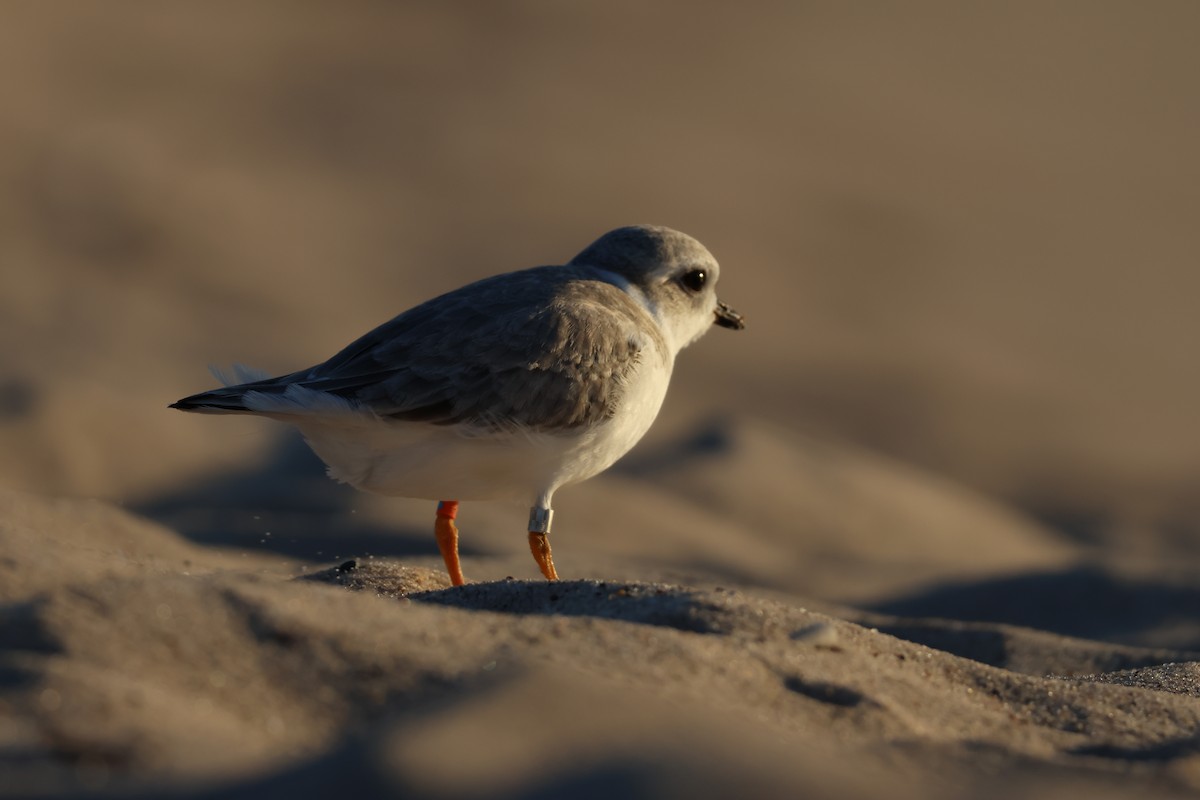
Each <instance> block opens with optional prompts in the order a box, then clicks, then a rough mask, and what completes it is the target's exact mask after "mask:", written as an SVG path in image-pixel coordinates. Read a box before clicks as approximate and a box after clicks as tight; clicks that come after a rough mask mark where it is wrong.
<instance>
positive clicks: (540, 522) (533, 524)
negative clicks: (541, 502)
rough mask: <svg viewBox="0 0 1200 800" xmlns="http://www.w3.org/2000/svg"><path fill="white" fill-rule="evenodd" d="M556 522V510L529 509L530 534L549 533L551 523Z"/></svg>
mask: <svg viewBox="0 0 1200 800" xmlns="http://www.w3.org/2000/svg"><path fill="white" fill-rule="evenodd" d="M553 521H554V509H551V508H537V507H536V506H535V507H533V508H531V509H529V532H530V533H549V532H550V523H552V522H553Z"/></svg>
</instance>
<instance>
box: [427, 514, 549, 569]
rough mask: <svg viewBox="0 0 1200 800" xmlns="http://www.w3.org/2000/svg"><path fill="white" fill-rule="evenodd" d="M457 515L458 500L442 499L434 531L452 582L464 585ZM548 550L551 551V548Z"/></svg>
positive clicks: (434, 523)
mask: <svg viewBox="0 0 1200 800" xmlns="http://www.w3.org/2000/svg"><path fill="white" fill-rule="evenodd" d="M457 516H458V501H457V500H443V501H441V502H440V503H438V507H437V519H435V520H434V522H433V532H434V535H436V536H437V543H438V550H441V551H442V561H445V562H446V572H447V573H449V575H450V583H452V584H454V585H455V586H462V585H463V584H464V583H466V579H465V578H463V573H462V565H461V564H460V563H459V561H458V528H456V527H454V518H455V517H457ZM546 552H547V553H549V548H547V551H546ZM551 569H553V567H551Z"/></svg>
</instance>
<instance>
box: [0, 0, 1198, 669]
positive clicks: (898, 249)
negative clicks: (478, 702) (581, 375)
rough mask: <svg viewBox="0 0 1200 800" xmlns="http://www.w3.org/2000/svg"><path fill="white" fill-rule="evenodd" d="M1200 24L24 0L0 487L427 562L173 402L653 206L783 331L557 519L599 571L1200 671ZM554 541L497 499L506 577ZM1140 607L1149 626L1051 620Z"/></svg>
mask: <svg viewBox="0 0 1200 800" xmlns="http://www.w3.org/2000/svg"><path fill="white" fill-rule="evenodd" d="M1198 28H1200V7H1198V6H1196V5H1195V4H1193V3H1189V2H1167V1H1166V0H1163V1H1162V2H1156V3H1152V4H1139V3H1119V2H1051V3H1041V2H1019V3H993V4H987V5H984V4H963V3H954V2H946V3H935V2H922V3H916V4H914V3H894V4H882V3H873V4H849V3H832V2H818V3H758V4H751V5H745V4H721V3H681V2H663V3H652V4H648V3H633V2H619V1H618V2H611V1H610V2H605V3H569V4H568V3H536V2H523V3H504V4H492V3H483V2H479V3H462V4H448V3H382V2H339V3H315V2H288V3H282V2H281V3H267V2H257V3H239V2H207V3H190V4H186V3H176V2H145V3H135V2H108V3H84V2H65V1H63V2H53V3H43V2H15V1H13V2H5V3H3V4H0V98H2V102H0V487H2V488H3V489H5V490H19V491H25V492H33V493H36V494H40V495H48V496H64V497H73V498H98V499H101V500H106V501H111V502H114V503H116V504H119V505H121V506H124V507H125V508H128V509H131V510H133V511H136V512H138V513H140V514H144V515H147V516H150V517H151V518H153V519H155V520H158V521H159V522H162V523H164V524H167V525H169V526H170V527H172V528H173V529H175V530H176V531H178V532H180V533H182V534H183V535H184V536H185V537H187V538H189V539H191V540H193V541H196V542H200V543H202V544H204V545H221V546H224V547H232V548H235V549H241V550H242V551H243V554H245V553H249V554H251V555H250V556H246V555H243V557H245V558H249V557H251V556H253V557H255V558H257V557H260V556H274V557H278V556H283V557H286V558H289V559H299V560H301V561H304V562H306V563H321V562H323V561H329V560H332V559H335V558H341V557H350V556H363V555H367V554H370V555H379V556H386V557H389V558H392V557H398V558H409V557H411V558H414V559H416V560H417V561H418V562H420V563H424V564H428V565H434V564H436V563H437V559H436V549H435V548H434V546H433V543H432V537H431V536H429V531H428V522H429V517H430V509H429V508H427V505H428V504H424V503H413V502H410V501H402V500H381V499H373V498H368V497H364V496H362V495H356V494H354V493H352V492H349V491H344V490H343V489H342V488H341V487H337V486H335V485H334V484H332V483H329V482H327V481H326V480H325V479H324V478H323V477H322V476H321V470H320V468H319V466H318V465H317V464H316V463H315V461H314V460H313V459H312V458H311V457H310V456H308V455H306V451H304V449H303V447H302V446H300V445H299V444H298V443H297V442H296V440H295V439H294V438H291V437H289V436H288V435H287V434H286V432H285V431H284V429H283V428H282V427H280V426H275V425H272V424H268V423H264V422H261V421H256V420H244V419H233V418H223V419H214V418H206V417H198V416H185V415H182V414H179V413H178V412H173V411H170V410H168V409H167V408H166V405H167V404H168V403H169V402H171V401H173V400H175V399H177V398H179V397H181V396H183V395H186V394H190V393H192V392H195V391H199V390H201V389H205V388H208V387H209V386H210V385H211V384H212V383H213V381H212V380H211V378H210V376H209V375H208V373H207V372H206V369H205V368H206V366H207V365H209V364H213V365H218V366H223V365H227V364H229V363H232V362H235V361H236V362H244V363H246V364H250V365H253V366H255V367H259V368H262V369H265V370H267V371H270V372H286V371H291V370H294V369H298V368H301V367H304V366H308V365H310V364H312V363H315V362H317V361H320V360H323V359H324V358H326V357H328V356H329V355H332V354H333V353H334V352H335V351H336V350H338V349H339V348H340V347H341V345H343V344H344V343H346V342H348V341H349V340H350V339H352V338H354V337H356V336H358V335H359V334H361V333H363V332H365V331H366V330H367V329H369V328H371V327H373V326H374V325H376V324H378V323H380V322H382V321H384V320H386V319H388V318H389V317H391V316H392V315H394V314H395V313H397V312H399V311H401V310H403V309H405V308H407V307H409V306H410V305H412V304H414V303H416V302H419V301H421V300H424V299H426V298H428V297H430V296H432V295H434V294H437V293H440V292H442V291H446V290H449V289H451V288H454V287H456V286H458V285H460V284H462V283H464V282H466V281H469V280H472V279H476V278H480V277H483V276H486V275H490V274H494V273H496V272H501V271H507V270H510V269H516V268H520V267H525V266H533V265H538V264H547V263H561V262H563V261H565V260H567V259H569V258H570V257H571V256H572V255H574V254H575V253H576V252H578V251H579V250H580V249H582V248H583V247H584V246H585V245H586V244H587V243H589V242H590V241H591V240H592V239H594V238H595V237H596V236H598V235H599V234H601V233H603V232H604V231H606V230H608V229H610V228H613V227H617V226H619V225H624V224H631V223H653V224H663V225H669V226H671V227H675V228H678V229H680V230H683V231H686V232H688V233H690V234H692V235H693V236H695V237H697V238H698V239H700V240H701V241H702V242H704V243H705V244H706V245H707V246H708V247H709V249H710V250H712V252H713V253H714V254H715V255H716V257H717V258H718V259H719V260H720V262H721V264H722V268H723V272H722V282H721V295H722V298H723V299H725V300H726V301H727V302H729V303H730V304H731V305H733V306H734V307H735V308H737V309H738V310H739V311H741V312H742V313H744V314H745V315H746V317H747V319H748V322H749V328H748V330H746V331H745V332H743V333H741V334H736V335H735V334H731V333H729V332H725V331H715V332H713V333H712V334H711V335H709V336H708V337H706V338H705V339H704V340H702V341H701V342H700V343H698V344H697V345H696V346H694V347H693V348H692V349H691V350H689V351H687V352H685V353H684V354H683V356H682V357H681V359H680V361H679V364H678V369H677V372H676V375H675V377H674V381H673V385H672V390H671V394H670V396H669V397H668V400H667V404H666V406H665V408H664V410H663V413H662V415H661V416H660V419H659V422H658V424H657V425H656V428H655V429H654V431H652V433H651V435H650V436H649V437H648V440H647V442H645V443H644V444H643V445H642V446H640V447H639V448H638V449H637V450H636V451H635V452H634V453H633V454H632V455H631V456H630V457H629V461H628V463H625V464H624V465H622V466H621V467H619V468H617V469H616V470H614V473H613V474H612V475H610V476H606V477H602V478H600V479H597V480H596V481H593V482H591V483H589V484H586V485H583V486H580V487H578V488H574V489H567V490H566V491H564V492H563V493H561V494H560V495H559V497H558V498H556V500H557V502H558V508H559V510H560V517H559V523H558V526H557V527H558V529H559V531H556V539H555V548H556V557H557V560H558V561H559V563H560V567H561V569H562V571H563V572H565V573H568V574H569V575H571V576H575V577H596V578H600V577H614V578H615V577H622V578H634V577H640V578H657V579H662V578H670V579H679V580H687V579H692V578H695V579H696V580H699V579H701V578H707V579H712V580H725V581H732V582H737V583H741V584H743V585H747V586H751V587H759V588H763V589H769V590H775V591H792V592H803V593H806V594H810V595H814V596H816V597H819V598H822V599H824V600H830V601H838V602H856V603H865V604H873V607H875V608H876V609H886V610H890V611H893V612H896V613H913V614H928V613H935V612H936V613H937V614H938V615H940V616H955V615H956V614H954V613H952V612H953V611H954V609H955V608H959V610H960V611H959V613H958V614H957V615H958V616H961V617H962V618H964V619H976V620H990V621H995V622H1002V623H1017V624H1022V625H1029V626H1032V627H1036V628H1044V629H1046V630H1051V631H1054V632H1056V633H1066V634H1071V635H1079V636H1089V637H1095V638H1098V639H1101V640H1107V641H1112V642H1121V643H1123V644H1126V645H1145V646H1157V647H1174V648H1180V649H1198V648H1200V627H1198V626H1197V625H1196V624H1195V623H1196V616H1197V615H1196V613H1194V612H1197V611H1198V610H1200V599H1198V595H1197V593H1196V592H1195V591H1194V590H1193V589H1192V588H1191V587H1192V586H1194V585H1195V584H1194V582H1193V581H1192V579H1191V578H1190V577H1188V576H1190V575H1192V574H1193V567H1194V566H1195V565H1196V564H1197V563H1198V562H1197V558H1200V548H1198V543H1200V535H1198V534H1200V492H1198V491H1197V478H1198V477H1200V433H1198V428H1197V425H1196V414H1197V412H1196V409H1197V408H1200V366H1198V365H1197V360H1196V356H1195V349H1196V343H1197V342H1198V341H1200V314H1197V313H1196V303H1197V297H1200V270H1198V269H1197V268H1196V267H1197V260H1198V259H1197V257H1198V255H1200V225H1198V224H1197V220H1198V219H1200V148H1197V146H1196V142H1197V141H1198V140H1200V102H1197V96H1196V80H1197V75H1200V48H1197V47H1196V46H1195V32H1196V30H1197V29H1198ZM714 453H715V454H716V455H715V456H713V457H712V458H708V456H706V455H705V454H710V455H711V454H714ZM523 513H524V512H523V511H520V510H510V509H492V508H486V507H472V508H465V509H464V517H465V518H467V519H470V520H472V522H470V523H468V522H466V521H464V523H463V528H464V541H463V547H464V554H465V555H466V556H467V561H466V568H467V571H468V575H469V576H470V577H479V578H501V577H504V576H505V575H514V574H515V575H517V576H518V577H526V578H528V577H531V576H532V575H533V572H532V570H533V565H532V563H529V564H527V565H526V564H525V561H524V560H521V559H526V560H527V555H526V554H525V553H524V537H523V536H521V535H520V526H521V524H522V520H523ZM755 515H757V516H755ZM647 528H649V529H650V531H647ZM738 537H741V538H738ZM472 558H475V560H474V561H472ZM296 563H299V562H296ZM1117 564H1122V565H1134V566H1136V567H1137V568H1138V570H1140V571H1139V572H1137V575H1136V577H1128V576H1125V577H1123V578H1120V579H1119V580H1118V579H1117V578H1114V577H1112V574H1111V573H1110V572H1106V571H1105V570H1111V569H1112V568H1114V565H1117ZM1095 565H1100V566H1095ZM1168 565H1169V566H1170V567H1171V568H1172V569H1173V570H1174V571H1175V572H1174V573H1172V574H1176V573H1179V572H1180V571H1182V572H1183V573H1184V577H1182V578H1180V577H1178V576H1176V577H1174V578H1171V580H1170V581H1167V582H1165V583H1164V582H1163V580H1165V579H1160V576H1161V574H1162V572H1161V570H1163V569H1165V568H1166V566H1168ZM517 570H521V571H520V572H517ZM1046 571H1049V572H1053V573H1054V574H1055V575H1056V576H1057V578H1058V579H1059V582H1058V583H1054V584H1053V585H1048V584H1045V583H1037V584H1036V589H1037V591H1032V592H1030V587H1031V586H1034V584H1023V583H1021V581H1022V580H1032V578H1029V577H1028V576H1037V575H1040V574H1042V573H1043V572H1046ZM1147 576H1148V577H1147ZM985 578H986V579H987V580H989V581H993V580H994V581H1000V582H1001V583H987V584H982V583H981V584H972V583H970V581H971V580H975V579H978V580H984V579H985ZM964 581H966V583H965V584H963V582H964ZM1004 581H1013V582H1014V583H1011V584H1010V583H1003V582H1004ZM1122 581H1126V582H1124V583H1122ZM1172 581H1173V582H1172ZM31 585H32V584H31ZM956 587H958V588H956ZM981 587H983V588H986V589H987V590H988V592H990V593H988V594H986V596H987V597H989V598H993V599H994V598H996V597H1005V596H1007V597H1012V596H1014V595H1016V596H1018V597H1019V600H1020V602H1016V603H1014V604H1010V605H1008V606H1005V605H1004V604H1003V603H980V604H977V605H976V606H974V607H971V606H970V602H974V600H970V598H975V599H976V600H977V599H978V596H982V595H978V593H977V594H971V590H972V588H975V589H979V590H980V591H983V588H981ZM1064 587H1065V588H1064ZM1139 587H1140V588H1139ZM34 588H36V587H34ZM960 589H961V591H962V592H963V593H964V594H963V595H962V597H958V596H955V597H954V598H951V599H950V600H946V599H945V598H946V597H947V596H948V595H946V594H945V593H946V592H953V591H958V590H960ZM1126 590H1127V591H1128V592H1129V593H1128V594H1123V595H1122V594H1120V592H1121V591H1126ZM1135 590H1136V591H1135ZM939 592H941V594H939ZM1038 592H1044V593H1045V594H1038ZM1114 592H1115V593H1117V594H1118V595H1119V596H1120V597H1121V598H1126V599H1128V598H1133V599H1134V600H1136V601H1137V602H1146V603H1150V604H1151V605H1153V606H1154V607H1153V609H1152V613H1151V612H1147V613H1146V614H1143V615H1142V616H1140V617H1137V620H1136V624H1130V625H1127V626H1125V627H1123V628H1121V627H1119V626H1113V625H1106V624H1104V623H1103V621H1096V620H1094V619H1092V620H1089V619H1087V618H1086V614H1084V615H1082V616H1080V615H1078V614H1077V615H1075V616H1070V615H1066V616H1062V617H1061V618H1056V617H1054V615H1053V613H1052V612H1051V611H1050V610H1049V609H1053V608H1058V607H1060V605H1061V603H1063V602H1065V600H1064V598H1066V599H1070V598H1074V597H1075V596H1076V595H1077V594H1079V593H1083V594H1084V595H1086V599H1084V600H1081V602H1084V603H1085V604H1086V603H1094V602H1096V599H1097V597H1101V596H1111V595H1112V593H1114ZM1172 592H1174V594H1172ZM1089 593H1090V594H1089ZM938 598H942V599H941V600H940V601H939V599H938ZM1036 598H1046V599H1045V602H1039V601H1038V600H1037V599H1036ZM1152 601H1153V602H1152ZM938 602H941V603H942V604H941V605H940V606H939V605H938ZM1023 602H1024V603H1025V605H1022V603H1023ZM906 603H909V604H910V605H905V604H906ZM921 603H929V604H932V605H921ZM963 603H966V604H967V605H966V606H964V605H962V604H963ZM1154 603H1158V605H1154ZM1163 603H1166V604H1167V605H1168V606H1170V607H1171V608H1172V609H1174V613H1172V614H1165V613H1159V611H1161V608H1162V604H1163ZM914 604H915V605H914ZM956 604H957V605H956ZM1134 604H1135V605H1136V603H1134ZM1135 616H1136V615H1135ZM1089 626H1090V627H1089Z"/></svg>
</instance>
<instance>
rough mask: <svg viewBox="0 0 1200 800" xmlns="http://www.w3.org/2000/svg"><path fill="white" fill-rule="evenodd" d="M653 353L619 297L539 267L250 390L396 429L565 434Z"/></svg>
mask: <svg viewBox="0 0 1200 800" xmlns="http://www.w3.org/2000/svg"><path fill="white" fill-rule="evenodd" d="M647 348H651V349H652V352H653V351H655V350H656V351H657V352H653V357H654V358H659V357H661V356H660V355H659V354H661V353H665V352H666V347H665V345H664V344H663V342H662V338H661V334H660V333H659V332H658V329H657V327H656V326H655V325H654V324H653V322H652V320H651V318H650V317H649V315H648V314H646V312H645V311H644V310H643V309H642V308H641V307H640V306H638V305H637V304H636V303H635V302H634V301H633V300H632V299H630V297H629V296H628V295H627V294H626V293H625V292H623V291H621V289H619V288H617V287H616V286H614V285H612V284H609V283H605V282H603V281H600V280H596V279H594V278H592V279H588V277H587V274H586V273H585V272H581V271H580V270H577V269H574V268H564V267H549V268H538V269H533V270H525V271H523V272H517V273H509V274H508V275H501V276H497V277H495V278H489V279H486V280H483V281H480V282H478V283H474V284H471V285H469V286H466V287H463V288H462V289H459V290H457V291H454V292H451V293H449V294H446V295H442V296H441V297H438V298H435V299H434V300H431V301H429V302H427V303H424V304H422V305H420V306H417V307H415V308H413V309H411V310H409V311H406V312H405V313H403V314H401V315H400V316H398V317H396V318H395V319H393V320H391V321H390V322H387V323H385V324H384V325H382V326H380V327H379V328H376V329H375V330H373V331H371V332H370V333H368V334H366V335H365V336H363V337H362V338H360V339H358V340H357V341H355V342H353V343H352V344H350V345H349V346H348V347H346V348H345V349H344V350H342V351H341V352H340V353H338V354H337V355H335V356H334V357H333V358H331V359H329V361H326V362H325V363H323V364H320V365H318V366H316V367H313V368H312V369H310V370H305V371H303V372H299V373H294V374H292V375H288V376H284V377H283V378H277V379H275V380H274V381H268V382H263V383H258V384H251V385H249V386H246V387H245V388H246V389H247V390H249V391H254V392H260V393H267V394H273V393H287V392H288V391H289V387H298V388H299V390H300V391H301V392H303V394H304V395H307V394H308V392H316V393H319V395H314V397H322V398H324V399H325V400H327V401H332V402H334V403H345V404H346V407H347V408H351V409H355V410H370V411H371V412H373V413H374V414H376V415H378V416H381V417H385V418H391V419H396V420H410V421H421V422H429V423H433V424H438V425H451V424H463V425H469V426H473V427H478V428H480V429H482V430H496V429H511V428H516V427H522V428H529V429H534V430H542V431H555V430H568V429H572V428H576V427H579V426H586V425H591V424H594V423H596V422H600V421H602V420H604V419H606V418H608V417H610V416H612V414H613V413H614V412H615V410H616V408H617V407H618V405H619V404H620V401H621V398H622V395H623V389H624V386H625V383H626V381H627V379H628V378H629V376H630V373H631V371H632V370H633V369H634V368H635V366H636V364H637V363H638V361H639V360H640V359H642V358H643V357H644V356H645V353H644V351H645V350H646V349H647ZM305 390H307V391H305ZM291 394H292V396H293V397H296V396H297V390H296V389H295V388H292V389H291Z"/></svg>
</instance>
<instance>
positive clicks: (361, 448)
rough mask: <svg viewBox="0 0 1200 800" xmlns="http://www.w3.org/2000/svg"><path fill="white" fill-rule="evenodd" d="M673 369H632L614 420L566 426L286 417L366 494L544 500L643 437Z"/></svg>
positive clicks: (338, 474)
mask: <svg viewBox="0 0 1200 800" xmlns="http://www.w3.org/2000/svg"><path fill="white" fill-rule="evenodd" d="M671 366H672V365H671V364H670V363H667V364H666V365H665V369H664V368H662V367H661V366H660V367H659V368H657V369H644V368H643V369H638V370H636V371H635V372H634V373H632V374H631V375H630V377H629V381H628V383H627V384H626V389H625V394H624V396H623V398H622V402H621V406H620V409H619V411H618V413H617V414H616V415H615V416H614V417H613V418H611V419H608V420H605V421H604V422H602V423H600V424H598V425H595V426H593V427H590V428H586V429H584V428H580V429H576V430H572V431H568V432H564V433H538V432H534V431H525V430H521V431H514V432H505V433H500V434H488V435H470V434H469V433H468V432H465V431H464V430H462V429H460V428H459V427H456V426H453V425H440V426H439V425H428V424H423V423H413V422H394V421H386V420H381V419H378V418H374V417H367V416H363V415H346V416H326V417H321V418H312V419H296V418H292V419H290V420H289V421H290V422H292V423H293V424H295V425H296V426H297V427H298V428H299V429H300V431H301V433H303V434H304V437H305V439H306V440H307V441H308V443H309V445H310V446H311V447H312V449H313V450H314V451H315V452H316V454H317V455H318V456H320V457H321V459H322V460H323V461H324V462H325V463H326V464H327V465H328V466H329V475H330V477H332V478H335V479H337V480H339V481H342V482H344V483H349V484H351V485H353V486H355V487H357V488H359V489H363V490H365V491H369V492H374V493H377V494H384V495H392V496H396V497H419V498H425V499H429V500H508V501H513V502H518V503H524V504H527V505H530V506H544V507H549V505H550V498H551V496H552V495H553V494H554V492H555V490H556V489H558V488H559V487H560V486H565V485H567V484H571V483H576V482H578V481H582V480H586V479H587V478H590V477H592V476H593V475H596V474H598V473H600V472H602V471H604V470H605V469H607V468H608V467H610V466H612V465H613V463H614V462H616V460H617V459H619V458H620V457H621V456H623V455H625V453H627V452H629V449H630V448H632V447H633V446H634V445H635V444H637V442H638V440H639V439H641V438H642V436H644V435H645V433H646V431H647V430H649V428H650V425H651V423H653V422H654V418H655V417H656V416H657V415H658V410H659V408H661V407H662V402H663V398H664V397H666V393H667V384H668V382H669V380H670V376H671Z"/></svg>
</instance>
